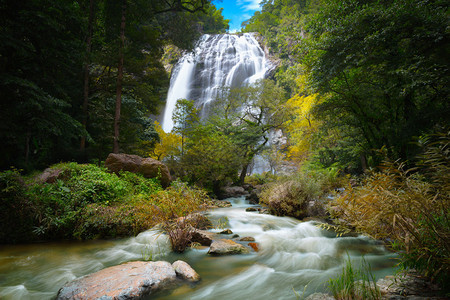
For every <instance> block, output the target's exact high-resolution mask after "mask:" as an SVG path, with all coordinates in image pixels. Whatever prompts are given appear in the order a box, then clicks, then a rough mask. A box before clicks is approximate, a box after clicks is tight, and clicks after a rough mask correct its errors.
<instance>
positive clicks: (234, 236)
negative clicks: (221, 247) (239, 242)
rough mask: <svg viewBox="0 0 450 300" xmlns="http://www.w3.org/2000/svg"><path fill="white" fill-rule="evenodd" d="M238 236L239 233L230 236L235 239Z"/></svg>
mask: <svg viewBox="0 0 450 300" xmlns="http://www.w3.org/2000/svg"><path fill="white" fill-rule="evenodd" d="M238 237H239V234H235V235H233V236H232V237H231V238H233V239H237V238H238Z"/></svg>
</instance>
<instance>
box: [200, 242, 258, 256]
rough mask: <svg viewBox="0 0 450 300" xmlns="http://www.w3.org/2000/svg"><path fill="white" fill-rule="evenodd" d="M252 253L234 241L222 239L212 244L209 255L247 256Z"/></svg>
mask: <svg viewBox="0 0 450 300" xmlns="http://www.w3.org/2000/svg"><path fill="white" fill-rule="evenodd" d="M249 252H250V251H249V250H248V248H246V247H244V246H242V245H241V244H238V243H236V242H234V241H232V240H226V239H220V240H214V241H213V242H212V243H211V247H210V248H209V251H208V254H213V255H228V254H246V253H249Z"/></svg>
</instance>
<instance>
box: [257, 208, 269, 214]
mask: <svg viewBox="0 0 450 300" xmlns="http://www.w3.org/2000/svg"><path fill="white" fill-rule="evenodd" d="M258 211H259V213H260V214H264V215H269V214H270V212H269V210H268V209H267V208H260V209H258Z"/></svg>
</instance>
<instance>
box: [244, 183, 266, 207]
mask: <svg viewBox="0 0 450 300" xmlns="http://www.w3.org/2000/svg"><path fill="white" fill-rule="evenodd" d="M261 190H262V185H257V186H255V187H254V188H253V189H252V190H251V191H250V194H249V195H248V196H247V197H246V199H247V200H248V201H249V202H250V203H251V204H259V197H260V195H261Z"/></svg>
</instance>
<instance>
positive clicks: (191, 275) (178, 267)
mask: <svg viewBox="0 0 450 300" xmlns="http://www.w3.org/2000/svg"><path fill="white" fill-rule="evenodd" d="M172 267H173V268H174V269H175V273H176V274H177V275H178V276H180V277H181V278H183V279H185V280H187V281H190V282H197V281H199V280H200V275H198V273H197V272H195V270H194V269H192V267H191V266H190V265H189V264H188V263H186V262H184V261H182V260H177V261H176V262H174V263H173V264H172Z"/></svg>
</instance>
